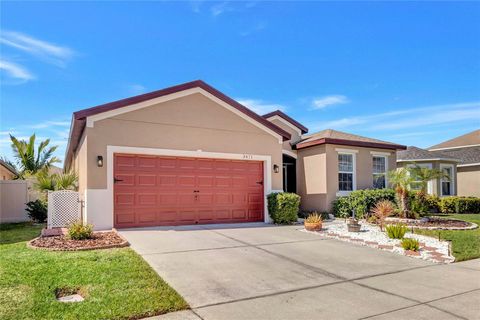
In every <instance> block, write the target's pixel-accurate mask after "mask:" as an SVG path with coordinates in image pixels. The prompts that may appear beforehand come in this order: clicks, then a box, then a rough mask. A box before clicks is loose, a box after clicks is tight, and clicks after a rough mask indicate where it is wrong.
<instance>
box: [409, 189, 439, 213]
mask: <svg viewBox="0 0 480 320" xmlns="http://www.w3.org/2000/svg"><path fill="white" fill-rule="evenodd" d="M408 205H409V209H410V211H412V212H414V213H419V214H427V213H430V212H439V211H440V198H439V197H437V196H434V195H429V194H425V195H422V194H420V193H418V192H417V191H410V192H409V193H408Z"/></svg>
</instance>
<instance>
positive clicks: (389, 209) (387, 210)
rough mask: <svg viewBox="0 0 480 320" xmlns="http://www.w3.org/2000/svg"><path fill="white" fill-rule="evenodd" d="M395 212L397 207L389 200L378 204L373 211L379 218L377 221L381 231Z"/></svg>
mask: <svg viewBox="0 0 480 320" xmlns="http://www.w3.org/2000/svg"><path fill="white" fill-rule="evenodd" d="M394 210H395V205H394V204H393V203H392V202H391V201H388V200H382V201H379V202H377V204H376V205H375V207H374V208H373V210H372V213H373V214H374V215H375V217H376V218H377V219H376V221H377V223H378V225H379V226H380V231H383V225H384V224H385V219H386V218H387V217H388V216H391V215H392V214H393V212H394Z"/></svg>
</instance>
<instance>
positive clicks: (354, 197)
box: [333, 189, 395, 219]
mask: <svg viewBox="0 0 480 320" xmlns="http://www.w3.org/2000/svg"><path fill="white" fill-rule="evenodd" d="M381 200H389V201H392V202H395V191H394V190H392V189H365V190H356V191H352V192H351V193H350V194H349V195H348V196H345V197H338V198H337V199H336V200H335V201H334V202H333V214H334V215H335V216H336V217H349V216H351V215H352V210H354V209H355V214H356V217H357V218H358V219H362V218H364V217H365V216H366V215H367V213H369V212H370V209H371V208H373V207H374V206H375V204H376V203H377V202H378V201H381Z"/></svg>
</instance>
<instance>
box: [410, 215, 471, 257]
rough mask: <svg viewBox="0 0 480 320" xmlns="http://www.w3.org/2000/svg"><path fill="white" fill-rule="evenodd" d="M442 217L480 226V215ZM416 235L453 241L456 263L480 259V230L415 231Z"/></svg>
mask: <svg viewBox="0 0 480 320" xmlns="http://www.w3.org/2000/svg"><path fill="white" fill-rule="evenodd" d="M440 217H445V218H454V219H459V220H464V221H469V222H474V223H476V224H477V225H479V226H480V214H449V215H441V216H440ZM415 233H418V234H424V235H427V236H432V237H435V238H438V235H439V234H440V238H441V239H444V240H450V241H452V250H453V256H454V257H455V261H457V262H458V261H463V260H470V259H475V258H480V229H479V228H477V229H474V230H457V231H454V230H415Z"/></svg>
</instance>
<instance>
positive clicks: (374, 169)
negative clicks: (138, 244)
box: [65, 81, 405, 229]
mask: <svg viewBox="0 0 480 320" xmlns="http://www.w3.org/2000/svg"><path fill="white" fill-rule="evenodd" d="M307 132H308V129H307V128H306V127H304V126H303V125H301V124H300V123H298V122H297V121H295V120H294V119H292V118H290V117H289V116H287V115H286V114H284V113H283V112H280V111H276V112H273V113H270V114H267V115H264V116H263V117H262V116H259V115H257V114H256V113H254V112H253V111H251V110H249V109H248V108H246V107H245V106H243V105H241V104H239V103H238V102H237V101H235V100H233V99H231V98H229V97H227V96H226V95H224V94H223V93H221V92H219V91H218V90H216V89H215V88H213V87H211V86H209V85H208V84H206V83H205V82H203V81H193V82H188V83H184V84H181V85H177V86H173V87H169V88H166V89H163V90H158V91H154V92H150V93H146V94H142V95H139V96H135V97H131V98H127V99H123V100H119V101H114V102H111V103H107V104H103V105H100V106H96V107H93V108H89V109H85V110H81V111H78V112H75V113H74V114H73V117H72V125H71V130H70V139H69V144H68V147H67V152H66V157H65V169H67V170H70V169H73V170H75V171H76V172H77V173H78V175H79V192H80V194H81V196H82V199H83V200H84V202H85V207H84V218H85V219H86V220H87V221H88V222H90V223H92V224H94V226H95V227H96V228H97V229H108V228H112V227H116V228H124V227H137V226H157V225H182V224H197V223H198V224H203V223H226V222H252V221H265V222H268V221H269V217H268V212H267V204H266V195H267V194H269V193H271V192H275V191H283V190H288V191H292V192H293V191H296V192H297V193H299V194H300V195H301V196H302V199H303V200H302V206H303V207H304V208H305V209H316V210H327V209H328V208H329V207H330V203H331V201H332V200H333V199H334V198H335V197H336V196H337V195H343V194H347V193H348V192H351V191H352V190H355V189H360V188H369V187H373V186H374V184H376V186H380V187H384V186H386V185H387V183H388V181H387V180H386V172H387V170H388V169H389V168H393V167H394V166H395V159H396V150H398V149H404V148H405V147H403V146H400V145H396V144H393V143H389V142H384V141H380V140H376V139H369V138H364V137H360V136H355V135H351V134H348V133H342V132H338V131H334V130H325V131H322V132H319V133H316V134H312V135H305V134H306V133H307ZM339 179H340V180H339Z"/></svg>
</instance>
